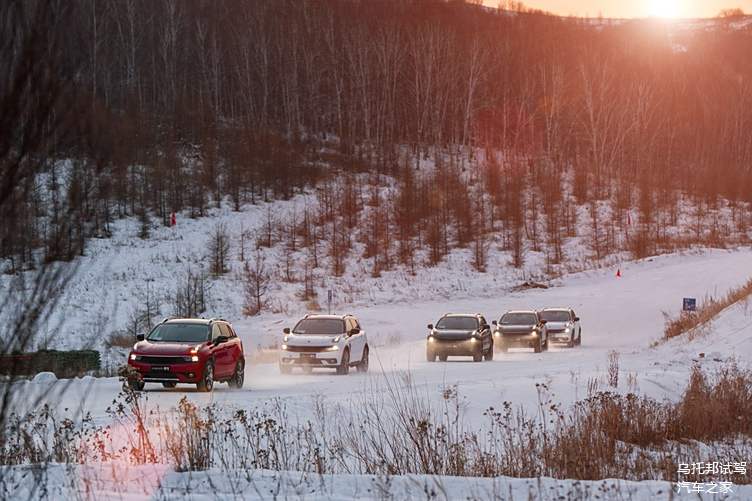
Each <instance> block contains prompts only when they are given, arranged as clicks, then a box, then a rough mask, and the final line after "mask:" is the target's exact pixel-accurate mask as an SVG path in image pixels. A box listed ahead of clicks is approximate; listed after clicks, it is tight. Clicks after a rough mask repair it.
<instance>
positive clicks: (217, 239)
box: [209, 223, 230, 276]
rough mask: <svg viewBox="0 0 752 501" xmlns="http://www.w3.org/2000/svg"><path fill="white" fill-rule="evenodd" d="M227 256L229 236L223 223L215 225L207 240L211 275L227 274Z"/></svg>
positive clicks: (228, 253)
mask: <svg viewBox="0 0 752 501" xmlns="http://www.w3.org/2000/svg"><path fill="white" fill-rule="evenodd" d="M229 256H230V234H229V233H228V231H227V226H226V225H225V224H224V223H217V224H216V225H215V226H214V232H213V233H212V235H211V237H210V239H209V261H210V262H211V269H210V271H211V273H212V275H214V276H219V275H223V274H225V273H226V272H227V263H228V261H229V259H230V257H229Z"/></svg>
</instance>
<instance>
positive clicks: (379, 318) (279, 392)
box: [10, 248, 752, 499]
mask: <svg viewBox="0 0 752 501" xmlns="http://www.w3.org/2000/svg"><path fill="white" fill-rule="evenodd" d="M751 264H752V249H749V248H744V249H737V250H734V251H726V250H712V251H706V252H697V253H688V254H674V255H664V256H659V257H654V258H650V259H645V260H641V261H638V262H629V263H623V264H622V265H621V273H622V276H621V277H616V276H615V275H614V270H613V269H601V270H595V271H589V272H581V273H575V274H571V275H568V276H565V277H563V278H561V279H559V280H557V281H555V282H554V284H553V286H552V287H551V288H548V289H529V290H524V291H519V292H509V291H508V290H505V289H503V288H489V290H488V291H487V292H486V293H477V292H476V294H475V297H472V298H470V297H467V296H465V295H461V294H460V295H459V296H460V297H458V298H456V299H454V298H451V297H449V298H447V297H446V296H444V295H443V294H438V295H437V297H436V299H435V300H430V301H428V300H416V301H407V300H401V301H399V302H395V303H380V304H374V305H370V306H367V305H366V306H361V305H353V306H352V307H349V308H347V310H348V312H350V313H353V314H355V315H357V316H358V317H359V319H360V320H361V323H362V325H363V326H364V328H365V330H366V332H367V335H368V336H369V338H370V339H371V343H372V345H373V347H372V351H371V353H372V362H371V372H369V373H368V374H358V373H352V374H351V375H349V376H346V377H343V376H336V375H334V374H333V372H324V371H322V372H314V373H313V374H310V375H304V374H297V373H295V374H292V375H281V374H280V373H279V370H278V368H277V366H276V365H275V364H273V363H263V364H251V366H250V367H249V368H248V370H247V374H246V383H245V387H244V388H243V389H242V390H240V391H230V390H229V389H228V388H227V386H226V385H219V387H218V388H216V389H215V391H214V392H213V393H211V394H202V393H197V392H196V391H195V389H194V388H192V387H178V388H176V389H163V388H162V387H161V386H158V385H147V389H148V390H150V391H149V392H148V399H149V406H150V408H152V409H156V408H159V409H160V410H168V411H169V410H170V409H172V408H174V407H175V406H176V404H177V403H178V401H179V400H180V399H181V398H182V397H187V398H188V399H189V400H190V401H192V402H195V403H196V404H197V405H199V406H205V405H208V404H210V403H214V404H217V406H218V408H219V409H221V411H222V412H225V413H226V415H231V413H232V412H233V411H235V410H237V409H265V408H269V406H271V405H276V404H277V403H280V402H281V403H282V404H283V405H284V406H285V407H286V409H287V413H288V415H289V416H291V419H294V420H296V421H304V420H306V419H308V418H310V417H311V416H312V415H313V413H314V409H315V405H316V403H317V402H318V403H321V402H324V403H325V404H327V405H331V406H335V407H336V406H337V405H341V406H347V405H351V404H353V402H356V401H357V399H358V398H363V397H364V396H365V397H366V398H373V397H375V396H377V395H378V393H379V392H383V391H386V388H387V387H388V386H389V385H391V386H392V388H394V385H397V387H399V386H400V385H408V384H409V385H411V386H412V387H413V388H417V390H418V391H419V392H421V394H422V395H424V396H426V397H427V398H428V399H431V400H434V401H437V402H440V401H441V399H442V398H443V397H442V395H443V394H444V391H445V390H446V389H447V388H451V389H452V391H454V390H456V392H457V394H458V395H459V398H460V402H461V405H462V407H463V412H464V416H465V425H466V426H468V427H475V426H478V425H480V424H481V423H482V422H483V421H484V419H485V418H484V416H483V411H484V410H486V409H487V408H489V407H492V406H496V407H497V408H498V407H499V406H500V404H501V403H502V402H503V401H509V402H511V403H512V404H514V405H521V406H523V407H525V408H526V409H527V410H528V411H530V412H531V413H533V414H534V413H535V410H536V408H537V406H538V405H539V399H543V400H545V401H547V402H555V403H560V404H563V405H564V406H566V405H568V404H570V403H572V402H574V401H576V400H578V399H581V398H583V397H585V396H586V394H587V390H588V388H589V387H590V388H592V387H594V386H596V387H598V388H600V389H604V390H605V389H612V388H609V387H608V383H607V371H608V367H607V365H608V355H609V353H610V352H612V351H616V352H618V353H619V372H620V378H619V386H618V388H617V391H620V392H624V393H626V392H636V393H640V394H644V395H649V396H652V397H655V398H658V399H664V398H667V399H671V400H676V399H678V398H679V397H680V395H681V393H682V392H683V390H684V388H685V386H686V384H687V380H688V375H689V372H690V370H691V368H692V366H693V365H694V364H701V365H702V366H703V367H704V368H706V369H707V370H708V371H709V372H712V371H713V369H714V368H716V367H720V366H721V365H722V364H724V363H726V362H729V361H732V360H736V361H737V362H738V363H739V364H740V365H742V366H747V364H748V361H749V360H750V359H752V308H750V307H749V305H747V304H746V303H742V304H737V305H734V306H732V307H730V308H729V309H727V310H726V311H724V312H723V313H722V314H721V315H719V316H718V317H717V318H716V320H715V321H714V322H713V323H712V324H711V325H709V326H706V327H704V328H702V329H700V330H699V331H698V332H697V333H696V334H695V335H693V336H691V337H684V338H679V339H674V340H671V341H668V342H658V343H656V341H659V340H660V338H661V336H662V331H663V323H664V312H665V313H670V314H676V313H677V312H678V310H679V309H680V307H681V302H682V298H683V297H687V296H689V297H697V298H698V299H701V298H703V297H705V296H707V295H720V294H722V293H725V292H726V291H727V290H728V289H729V288H731V287H735V286H738V285H740V284H742V283H743V282H745V281H746V280H747V279H748V278H749V275H750V274H751V273H750V272H751V271H752V266H750V265H751ZM551 306H571V307H572V308H574V309H575V311H576V312H577V314H578V315H579V316H580V317H581V319H582V327H583V344H582V346H581V347H577V348H574V349H566V348H552V349H551V350H550V351H548V352H544V353H540V354H534V353H532V352H531V351H530V350H511V351H510V353H507V354H500V353H499V354H497V355H496V357H495V359H494V360H493V361H491V362H482V363H473V362H472V361H470V360H469V359H457V360H451V359H450V361H449V362H447V363H438V362H437V363H428V362H426V360H425V336H426V333H427V330H426V324H427V323H429V322H435V321H436V320H437V319H438V318H439V316H440V315H441V314H443V313H445V312H450V311H451V312H481V313H483V314H484V315H485V316H486V318H488V319H489V320H490V319H494V318H498V317H499V316H500V315H501V314H502V313H503V312H504V311H505V310H508V309H513V308H542V307H551ZM288 318H289V317H287V316H285V315H283V314H270V315H264V316H261V317H254V318H250V319H243V320H240V321H236V322H235V326H236V328H237V330H238V331H239V334H240V335H241V337H242V338H243V341H244V343H245V344H248V345H252V344H253V343H255V342H256V341H257V340H258V337H259V335H260V333H263V334H264V335H265V336H281V332H282V328H283V327H285V326H289V325H290V322H291V320H288ZM120 385H121V383H120V382H119V381H118V380H117V378H92V377H85V378H81V379H74V380H60V381H57V382H54V381H49V380H46V381H45V380H41V381H37V382H33V381H21V382H17V383H15V388H14V389H15V390H16V391H15V394H16V400H15V402H14V405H15V409H16V410H17V411H20V412H23V411H24V410H31V409H32V408H33V407H36V408H39V406H41V405H43V404H49V405H50V406H52V407H53V408H55V409H56V410H57V412H59V413H60V415H62V416H70V417H73V418H74V419H77V418H79V417H80V416H81V415H83V413H82V411H83V412H87V413H90V414H91V416H92V418H93V421H94V422H95V423H96V424H100V425H107V424H110V423H111V422H112V417H111V415H110V414H108V413H107V407H108V406H110V404H111V403H112V401H113V398H114V397H115V396H116V394H117V393H118V391H119V389H120ZM541 385H542V386H541ZM719 459H724V458H719ZM101 468H102V469H104V470H107V468H108V467H107V466H106V465H105V466H102V467H101ZM143 468H146V467H143ZM151 468H153V470H152V471H151V473H149V475H156V474H157V473H154V472H155V471H162V470H160V468H163V467H162V466H157V467H151ZM22 471H23V469H16V470H14V471H13V473H12V475H11V476H10V478H13V479H15V480H14V481H17V482H20V483H23V480H22V479H20V478H19V477H18V475H20V474H21V472H22ZM51 474H53V475H55V474H60V475H62V473H61V472H57V473H56V472H55V470H54V469H53V471H52V473H51ZM149 475H146V474H144V475H141V474H139V475H138V476H139V478H141V479H142V482H146V483H147V485H145V486H143V485H142V486H139V484H138V483H128V482H125V483H121V484H118V485H119V487H118V485H113V482H115V481H114V480H113V479H112V478H111V477H107V476H106V475H105V477H102V478H103V479H100V481H101V482H103V483H102V484H101V485H100V487H98V488H99V489H102V492H123V491H127V492H128V496H133V498H134V499H140V498H150V497H152V496H154V497H157V498H161V497H163V496H164V497H167V498H170V497H179V496H183V495H186V494H187V493H189V492H190V496H193V497H192V498H194V499H206V498H210V497H212V496H213V494H210V492H211V491H210V490H209V487H208V484H207V482H208V479H210V478H214V477H213V476H212V475H211V473H200V474H195V473H194V474H192V475H188V474H178V473H175V472H168V471H167V470H164V471H162V473H160V475H163V477H160V478H159V482H157V480H153V481H149V480H148V479H149V478H150V477H149ZM237 475H238V479H239V480H238V482H241V480H242V478H244V477H243V475H245V472H243V473H242V475H241V472H238V473H237ZM253 475H254V482H255V483H254V486H253V487H252V488H251V487H249V486H248V485H246V486H245V487H243V488H242V489H241V490H240V491H239V492H242V493H243V495H242V496H239V497H243V496H245V497H251V498H252V497H261V495H260V494H259V493H263V496H269V497H273V493H274V492H275V489H280V491H279V492H282V493H284V494H283V496H285V497H291V498H306V499H308V498H313V499H317V498H318V499H349V498H351V497H353V496H355V497H365V498H383V497H385V496H386V495H384V494H383V493H382V491H381V490H382V489H383V486H380V485H379V483H380V482H386V481H387V480H385V479H379V478H376V477H369V476H358V475H352V476H345V477H346V478H345V479H344V480H342V479H340V480H336V479H335V478H334V477H328V476H327V477H321V478H318V477H317V478H315V479H308V480H305V481H304V480H303V476H302V474H293V473H290V474H283V475H281V476H280V475H275V474H272V473H269V472H253ZM241 477H242V478H241ZM335 480H336V481H335ZM242 481H243V482H245V481H246V480H242ZM149 482H151V483H149ZM115 484H117V482H115ZM220 484H221V483H220ZM612 484H616V485H617V488H618V489H619V490H618V491H613V492H611V494H607V495H606V494H604V496H605V497H606V498H609V499H611V498H617V499H656V498H658V499H660V498H661V496H664V495H665V496H666V499H669V497H668V491H669V490H670V488H671V486H670V485H669V484H666V483H657V482H648V483H645V482H643V483H638V484H635V483H625V482H610V481H607V482H594V483H589V482H584V483H583V482H579V483H578V482H570V481H555V480H550V479H543V480H541V481H540V482H538V481H537V480H524V479H474V478H462V479H455V478H430V477H395V478H390V479H388V488H389V489H391V490H390V491H389V492H392V493H393V495H394V496H395V497H396V498H406V497H412V495H406V494H405V495H402V494H401V493H406V492H411V493H413V494H416V495H417V493H420V495H421V497H423V496H426V497H430V496H428V495H426V494H424V489H433V491H431V492H435V493H436V496H437V497H438V498H440V499H456V498H457V495H459V494H462V496H463V497H464V496H471V497H477V498H494V497H496V498H498V499H527V498H528V493H529V492H532V493H533V498H539V499H556V498H557V497H556V496H557V495H562V496H564V499H583V498H585V499H586V498H587V496H580V495H579V494H577V493H578V492H579V491H577V489H589V490H590V491H592V492H599V489H601V488H602V487H603V486H606V487H608V486H610V485H612ZM54 485H56V486H57V487H58V488H61V489H62V488H65V487H64V484H61V483H55V484H54ZM202 485H203V487H202ZM221 485H223V486H224V487H222V488H223V489H234V488H235V487H231V486H230V485H229V484H227V483H225V484H221ZM236 487H237V486H236ZM18 488H19V489H20V488H21V487H20V486H18ZM609 488H610V487H609ZM159 489H161V491H160V494H159V495H157V494H155V493H156V492H157V491H158V490H159ZM202 489H203V490H202ZM253 489H260V490H259V491H258V492H256V491H254V490H253ZM409 489H412V490H409ZM416 489H417V490H416ZM510 489H511V492H512V493H513V496H512V497H510V496H509V495H508V492H509V490H510ZM658 491H661V493H662V494H658ZM616 492H618V494H617V493H616ZM736 492H737V497H731V498H730V499H745V498H749V496H750V495H752V490H749V489H747V488H746V487H745V488H743V489H742V490H738V491H736ZM227 495H230V493H229V491H228V493H227ZM128 496H126V498H129V497H128ZM62 497H65V496H62ZM386 497H388V496H386ZM593 498H594V497H593Z"/></svg>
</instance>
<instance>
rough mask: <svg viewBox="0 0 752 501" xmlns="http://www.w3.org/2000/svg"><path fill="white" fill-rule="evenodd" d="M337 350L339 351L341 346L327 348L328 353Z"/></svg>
mask: <svg viewBox="0 0 752 501" xmlns="http://www.w3.org/2000/svg"><path fill="white" fill-rule="evenodd" d="M337 350H339V346H337V345H336V344H335V345H334V346H329V347H327V348H326V351H337Z"/></svg>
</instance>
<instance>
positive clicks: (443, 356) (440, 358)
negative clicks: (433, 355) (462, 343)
mask: <svg viewBox="0 0 752 501" xmlns="http://www.w3.org/2000/svg"><path fill="white" fill-rule="evenodd" d="M447 358H449V355H447V354H446V353H442V354H441V355H439V360H441V361H442V362H446V361H447Z"/></svg>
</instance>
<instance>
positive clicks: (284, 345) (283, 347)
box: [279, 344, 287, 350]
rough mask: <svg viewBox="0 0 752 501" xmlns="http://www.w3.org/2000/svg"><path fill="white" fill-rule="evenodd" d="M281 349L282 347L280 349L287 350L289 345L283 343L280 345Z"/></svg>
mask: <svg viewBox="0 0 752 501" xmlns="http://www.w3.org/2000/svg"><path fill="white" fill-rule="evenodd" d="M279 349H280V350H287V345H286V344H283V345H282V346H280V347H279Z"/></svg>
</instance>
